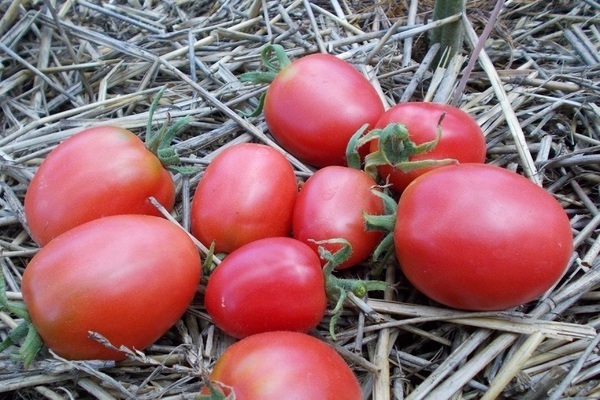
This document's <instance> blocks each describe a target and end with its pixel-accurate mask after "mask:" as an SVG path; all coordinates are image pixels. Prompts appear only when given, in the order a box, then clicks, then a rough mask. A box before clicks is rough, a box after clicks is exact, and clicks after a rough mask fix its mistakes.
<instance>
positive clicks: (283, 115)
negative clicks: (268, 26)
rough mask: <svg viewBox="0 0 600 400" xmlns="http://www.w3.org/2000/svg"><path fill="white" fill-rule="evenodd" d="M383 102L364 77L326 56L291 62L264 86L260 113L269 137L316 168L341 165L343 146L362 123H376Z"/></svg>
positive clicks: (344, 163)
mask: <svg viewBox="0 0 600 400" xmlns="http://www.w3.org/2000/svg"><path fill="white" fill-rule="evenodd" d="M383 112H384V107H383V102H382V101H381V99H380V97H379V95H378V93H377V91H376V90H375V89H374V87H373V85H372V84H371V83H370V82H369V80H368V79H367V78H365V76H364V75H362V74H361V73H360V72H359V71H358V70H357V69H356V68H355V67H354V66H353V65H352V64H350V63H348V62H346V61H343V60H341V59H339V58H337V57H335V56H333V55H331V54H311V55H308V56H305V57H302V58H299V59H296V60H294V61H293V62H292V63H291V64H289V65H288V66H286V67H284V68H283V69H282V70H281V72H279V74H278V75H277V76H276V77H275V79H274V80H273V82H272V83H271V85H270V86H269V89H268V90H267V93H266V97H265V103H264V114H265V120H266V122H267V125H268V127H269V130H270V132H271V134H272V135H273V137H274V138H275V139H276V140H277V142H278V143H279V144H281V146H282V147H284V148H285V149H286V150H287V151H289V152H290V153H291V154H293V155H294V156H296V157H298V159H300V160H302V161H304V162H306V163H308V164H311V165H313V166H315V167H319V168H320V167H324V166H327V165H346V147H347V145H348V141H349V140H350V138H351V137H352V135H354V133H355V132H356V131H357V130H358V129H359V128H360V127H362V126H363V125H364V124H369V125H370V126H371V127H372V126H373V125H375V123H376V122H377V120H378V119H379V117H380V116H381V114H382V113H383Z"/></svg>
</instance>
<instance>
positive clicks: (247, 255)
mask: <svg viewBox="0 0 600 400" xmlns="http://www.w3.org/2000/svg"><path fill="white" fill-rule="evenodd" d="M204 303H205V305H206V310H207V311H208V314H209V315H210V316H211V317H212V318H213V321H214V322H215V324H216V325H217V326H218V327H219V328H221V329H222V330H223V331H224V332H226V333H227V334H229V335H231V336H233V337H236V338H242V337H246V336H249V335H253V334H256V333H260V332H265V331H277V330H289V331H302V332H308V331H309V330H310V329H312V328H314V327H315V326H317V324H318V323H319V322H320V321H321V319H322V318H323V315H324V314H325V309H326V307H327V297H326V295H325V279H324V277H323V272H322V269H321V262H320V260H319V257H318V256H317V255H316V254H315V253H314V252H313V250H312V249H311V248H310V247H308V246H307V245H305V244H304V243H302V242H299V241H297V240H295V239H292V238H287V237H276V238H266V239H261V240H257V241H255V242H252V243H249V244H247V245H244V246H242V247H240V248H239V249H237V250H235V251H234V252H233V253H231V254H229V255H228V256H227V257H225V259H224V260H223V262H222V263H221V264H219V266H218V267H217V268H216V269H215V271H214V272H213V274H212V275H211V276H210V279H209V281H208V285H207V286H206V294H205V299H204Z"/></svg>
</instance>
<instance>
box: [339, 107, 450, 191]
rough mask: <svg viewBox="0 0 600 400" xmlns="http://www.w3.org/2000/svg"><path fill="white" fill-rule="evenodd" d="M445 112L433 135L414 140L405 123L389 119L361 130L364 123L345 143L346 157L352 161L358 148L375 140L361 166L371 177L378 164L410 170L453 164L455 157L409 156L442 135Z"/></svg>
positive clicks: (426, 149)
mask: <svg viewBox="0 0 600 400" xmlns="http://www.w3.org/2000/svg"><path fill="white" fill-rule="evenodd" d="M443 119H444V114H442V116H441V117H440V120H439V121H438V125H437V134H436V137H435V139H433V140H431V141H429V142H425V143H421V144H416V143H415V142H413V141H412V140H410V135H409V132H408V129H406V126H405V125H404V124H402V123H390V124H388V125H387V126H385V127H384V128H377V129H372V130H371V131H369V132H368V133H366V134H365V133H364V131H365V127H364V126H363V127H361V128H360V129H359V130H358V131H356V133H355V134H354V135H353V137H352V138H351V139H350V142H349V143H348V148H347V151H346V158H347V159H348V160H349V161H352V162H353V163H355V162H356V158H357V157H359V156H358V149H359V148H360V147H361V146H363V145H365V144H367V143H369V142H370V141H372V140H377V141H378V148H377V150H375V151H374V152H372V153H370V154H368V155H367V156H366V157H365V166H364V170H365V172H366V173H368V174H369V175H370V176H371V177H373V178H374V179H375V178H377V174H378V172H377V167H378V166H381V165H390V166H392V167H394V168H398V169H400V170H401V171H402V172H410V171H414V170H417V169H420V168H426V167H431V166H441V165H447V164H455V163H457V162H458V161H456V160H455V159H442V160H432V159H430V160H418V161H411V160H410V158H411V157H413V156H415V155H418V154H424V153H427V152H429V151H431V150H433V149H434V148H435V147H436V146H437V145H438V143H439V141H440V139H441V137H442V120H443Z"/></svg>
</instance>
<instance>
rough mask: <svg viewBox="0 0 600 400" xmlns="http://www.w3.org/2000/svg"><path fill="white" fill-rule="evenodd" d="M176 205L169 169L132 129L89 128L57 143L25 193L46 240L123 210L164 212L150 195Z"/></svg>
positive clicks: (37, 234)
mask: <svg viewBox="0 0 600 400" xmlns="http://www.w3.org/2000/svg"><path fill="white" fill-rule="evenodd" d="M149 197H154V198H155V199H156V200H158V202H159V203H161V204H162V205H163V206H164V207H165V208H166V209H168V210H170V209H171V208H173V204H174V202H175V185H174V184H173V179H172V178H171V175H170V173H169V172H168V171H167V170H166V169H165V168H163V166H162V165H161V163H160V161H159V159H158V158H157V157H156V156H155V155H154V154H153V153H152V152H151V151H149V150H148V149H147V148H146V146H145V145H144V142H143V141H142V140H141V139H140V138H139V137H137V136H136V135H134V134H133V133H131V132H129V131H128V130H125V129H122V128H118V127H114V126H104V127H97V128H89V129H85V130H83V131H82V132H79V133H77V134H75V135H74V136H72V137H70V138H69V139H67V140H65V141H64V142H62V143H61V144H59V145H58V147H56V148H55V149H54V150H53V151H52V152H51V153H50V154H49V155H48V157H46V159H45V160H44V161H43V162H42V164H41V165H40V167H39V169H38V170H37V172H36V174H35V175H34V177H33V179H32V181H31V183H30V184H29V187H28V188H27V193H26V195H25V216H26V218H27V224H28V225H29V229H30V231H31V235H32V237H33V239H34V240H35V241H36V242H37V243H38V244H40V245H45V244H46V243H48V242H49V241H50V240H52V239H53V238H55V237H57V236H58V235H60V234H61V233H63V232H66V231H68V230H69V229H71V228H74V227H76V226H77V225H80V224H82V223H84V222H88V221H91V220H93V219H97V218H101V217H106V216H108V215H118V214H149V215H160V213H159V212H158V210H157V209H156V207H155V206H154V205H153V204H152V203H151V202H150V201H149V200H148V198H149Z"/></svg>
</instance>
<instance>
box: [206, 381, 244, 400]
mask: <svg viewBox="0 0 600 400" xmlns="http://www.w3.org/2000/svg"><path fill="white" fill-rule="evenodd" d="M206 387H207V388H208V391H209V394H201V395H200V396H198V400H235V393H234V392H233V390H231V389H230V388H229V389H230V390H229V391H230V393H229V394H226V393H225V390H224V388H223V386H222V385H221V384H219V383H218V382H213V381H211V380H210V379H208V378H207V379H206Z"/></svg>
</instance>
